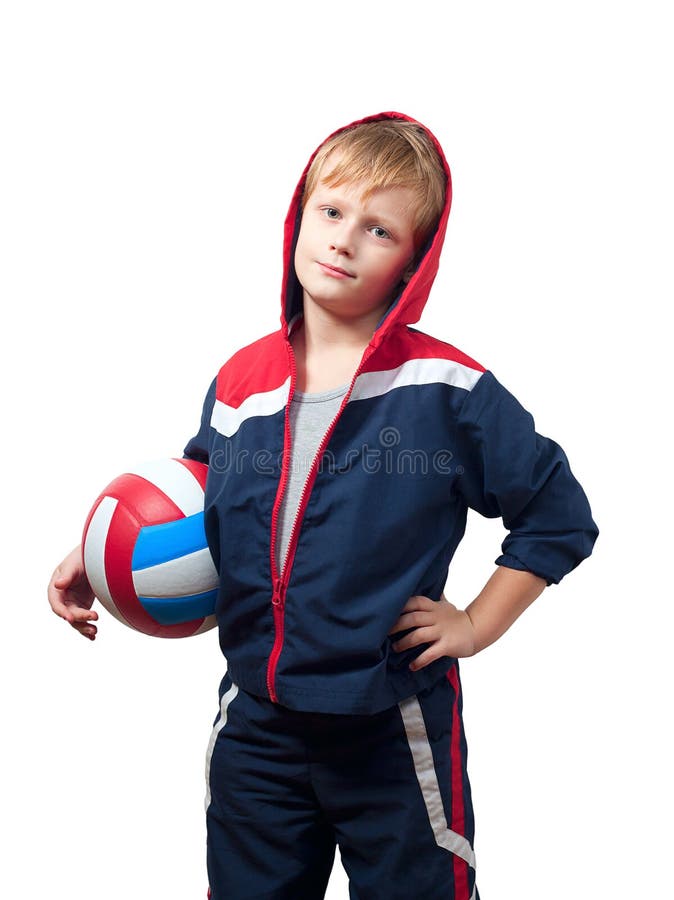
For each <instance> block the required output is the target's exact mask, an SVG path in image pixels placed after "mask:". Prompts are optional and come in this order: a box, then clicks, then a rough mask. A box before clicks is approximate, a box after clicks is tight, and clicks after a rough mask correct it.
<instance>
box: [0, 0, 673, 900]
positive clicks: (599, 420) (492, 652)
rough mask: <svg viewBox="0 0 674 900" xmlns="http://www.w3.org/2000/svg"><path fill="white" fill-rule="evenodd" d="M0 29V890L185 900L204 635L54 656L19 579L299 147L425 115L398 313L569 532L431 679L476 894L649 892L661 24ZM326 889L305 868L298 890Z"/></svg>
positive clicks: (487, 18) (233, 310) (105, 636)
mask: <svg viewBox="0 0 674 900" xmlns="http://www.w3.org/2000/svg"><path fill="white" fill-rule="evenodd" d="M2 9H3V11H2V14H1V18H0V83H1V90H2V99H1V107H0V121H1V123H2V131H3V137H2V140H1V142H0V153H1V154H2V164H1V166H0V179H1V184H0V188H1V196H0V217H1V220H0V222H1V226H0V227H1V229H2V233H1V235H0V239H1V252H2V274H1V278H2V282H1V284H0V288H1V291H2V301H3V304H2V309H3V314H2V317H3V324H2V354H1V356H2V359H1V363H2V373H1V374H2V388H3V400H2V403H3V413H4V416H3V419H4V440H3V445H2V451H3V456H4V462H3V466H2V470H1V471H2V494H1V498H2V503H3V515H2V520H1V521H2V529H3V539H2V547H3V560H4V565H3V575H4V585H3V587H4V590H3V604H4V627H3V629H2V644H1V647H0V651H1V657H0V661H1V665H2V673H1V674H2V690H3V700H2V707H3V709H2V720H3V738H2V752H3V764H2V785H1V786H0V787H1V797H2V816H3V819H4V823H5V835H6V836H5V838H4V841H3V857H4V860H5V862H4V863H3V866H2V870H1V871H0V893H1V894H2V896H3V897H13V896H16V897H19V896H20V897H22V898H25V900H29V898H30V900H32V898H42V897H68V898H69V900H80V898H90V897H96V898H98V900H108V898H118V897H126V898H129V900H141V898H162V900H188V898H199V900H203V898H204V897H205V891H206V874H205V825H204V817H203V805H202V804H203V795H204V777H203V763H204V754H205V749H206V744H207V741H208V737H209V734H210V729H211V723H212V721H213V718H214V716H215V714H216V711H217V685H218V682H219V679H220V677H221V675H222V673H223V671H224V666H225V663H224V660H223V658H222V657H221V655H220V653H219V649H218V646H217V641H216V635H215V632H211V633H209V634H208V635H204V636H201V637H199V638H194V639H190V640H186V641H177V642H162V641H159V640H153V639H150V638H144V637H142V636H141V635H138V634H135V633H133V632H131V631H130V630H127V629H125V628H123V627H122V626H121V625H120V624H118V623H117V622H116V621H114V620H113V619H111V618H110V617H109V616H108V615H107V614H106V613H105V610H102V609H101V608H100V607H99V611H100V614H101V618H100V622H99V625H100V630H99V637H98V639H97V640H96V642H95V643H90V642H88V641H86V640H85V639H83V638H81V637H79V636H78V635H77V634H76V633H75V632H74V631H72V630H71V629H70V628H69V627H68V626H67V625H65V624H64V623H63V622H62V621H61V620H60V619H58V618H57V617H56V616H54V615H53V614H52V613H51V612H50V610H49V608H48V606H47V602H46V585H47V581H48V579H49V577H50V574H51V571H52V569H53V568H54V566H55V565H56V563H57V562H58V561H59V560H60V559H61V558H62V557H63V556H64V555H65V553H66V552H67V551H68V550H70V549H71V547H72V546H74V545H75V544H76V543H78V541H79V536H80V531H81V528H82V524H83V520H84V517H85V515H86V512H87V511H88V509H89V506H90V504H91V502H92V501H93V499H94V497H95V496H96V495H97V494H98V492H99V491H100V490H101V488H102V487H103V486H104V485H105V484H107V482H108V481H110V480H111V479H112V478H113V477H114V476H115V475H117V474H118V473H119V472H122V471H124V470H125V468H127V467H128V466H129V465H132V464H133V463H135V462H139V461H144V460H147V459H154V458H158V457H163V456H174V455H180V454H181V452H182V448H183V446H184V444H185V443H186V441H187V439H188V438H189V437H191V436H192V434H193V433H194V431H195V430H196V428H197V425H198V420H199V415H200V411H201V403H202V399H203V396H204V393H205V391H206V388H207V387H208V384H209V382H210V380H211V378H212V377H213V375H214V374H215V371H216V369H217V368H218V366H219V365H220V364H221V363H222V362H224V360H225V359H226V358H227V357H228V356H229V355H230V354H231V353H232V352H233V351H234V350H236V349H237V348H238V347H240V346H242V345H244V344H246V343H249V342H250V341H252V340H253V339H255V338H256V337H259V336H261V335H262V334H266V333H268V332H270V331H273V330H275V329H276V328H277V327H278V323H279V314H280V304H279V288H280V272H281V234H282V225H283V219H284V216H285V212H286V208H287V204H288V202H289V199H290V195H291V192H292V190H293V189H294V187H295V183H296V181H297V178H298V177H299V174H300V171H301V169H302V167H303V165H304V163H305V161H306V158H307V157H308V155H309V153H310V152H311V151H312V150H313V149H314V147H315V146H316V144H318V143H319V142H320V141H321V140H322V139H323V138H324V137H326V136H327V134H328V133H330V132H331V131H333V130H334V129H335V128H336V127H338V126H340V125H342V124H345V123H347V122H349V121H352V120H353V119H355V118H359V117H360V116H363V115H367V114H370V113H374V112H379V111H381V110H385V109H396V110H401V111H403V112H406V113H408V114H410V115H413V116H414V117H416V118H418V119H420V120H421V121H422V122H424V123H425V124H427V125H428V126H429V127H430V128H431V129H432V130H433V131H434V132H435V134H436V135H437V136H438V137H439V139H440V141H441V143H442V144H443V146H444V148H445V152H446V154H447V157H448V159H449V161H450V165H451V167H452V171H453V178H454V204H453V209H452V215H451V217H450V224H449V230H448V235H447V242H446V244H445V250H444V254H443V259H442V263H441V269H440V273H439V275H438V279H437V281H436V285H435V287H434V290H433V293H432V295H431V298H430V300H429V303H428V305H427V308H426V311H425V312H424V315H423V318H422V319H421V321H420V323H419V325H418V327H420V328H422V329H423V330H424V331H427V332H429V333H431V334H433V335H436V336H438V337H440V338H442V339H444V340H447V341H449V342H451V343H453V344H455V345H457V346H458V347H460V348H461V349H462V350H464V351H465V352H467V353H468V354H470V355H471V356H473V357H475V358H476V359H477V360H478V361H480V362H481V363H482V364H483V365H485V366H487V367H488V368H490V369H491V370H492V371H493V372H494V373H495V374H496V376H497V377H498V378H499V380H501V381H502V382H503V383H504V384H505V385H506V386H507V387H508V388H509V389H510V390H511V391H512V392H513V393H514V394H515V395H516V396H517V397H518V398H519V399H520V401H521V402H522V403H523V405H524V406H525V407H527V408H528V409H529V410H531V411H532V413H533V414H534V417H535V420H536V427H537V429H538V430H539V431H540V432H542V433H543V434H546V435H548V436H550V437H553V438H554V439H555V440H557V441H558V442H559V443H561V445H562V446H563V447H564V449H565V450H566V452H567V454H568V456H569V459H570V461H571V465H572V468H573V471H574V472H575V474H576V475H577V477H578V478H579V479H580V481H581V483H582V484H583V485H584V487H585V488H586V491H587V493H588V495H589V498H590V501H591V504H592V510H593V514H594V516H595V519H596V521H597V523H598V525H599V527H600V530H601V534H600V537H599V540H598V542H597V545H596V549H595V552H594V554H593V556H592V557H591V558H590V559H589V560H587V561H586V562H585V563H583V564H582V565H581V566H580V568H579V569H578V570H577V571H575V572H573V573H572V574H571V575H569V576H568V577H567V578H566V579H565V580H564V581H563V582H562V583H561V584H560V585H557V586H553V587H551V588H549V589H548V590H546V591H545V592H544V594H543V595H542V597H541V598H540V599H539V600H538V601H537V602H536V603H535V604H534V606H533V607H532V608H531V609H530V610H528V611H527V613H526V614H525V615H524V616H523V617H522V619H521V620H520V621H519V622H517V623H516V625H515V626H514V627H513V628H512V630H511V631H509V632H508V633H507V634H506V635H505V636H504V637H503V638H502V639H501V641H500V642H499V643H497V644H496V645H494V646H493V647H491V648H489V649H487V650H486V651H484V652H483V653H482V654H480V655H479V656H477V657H475V658H473V659H470V660H466V661H465V662H464V663H463V666H462V674H463V682H464V693H465V722H466V729H467V734H468V741H469V772H470V775H471V779H472V782H473V796H474V803H475V809H476V819H477V833H476V853H477V861H478V884H479V887H480V892H481V894H482V897H483V900H500V898H506V900H510V898H512V900H515V898H517V900H540V898H545V900H557V898H559V900H561V898H565V900H566V898H569V897H574V898H594V897H597V896H603V897H612V898H632V897H635V896H640V897H645V896H649V895H651V894H655V895H657V896H663V893H665V892H666V889H667V886H668V882H669V881H670V880H671V854H670V849H671V847H670V843H671V825H670V820H671V816H670V811H671V806H672V801H673V800H674V797H673V796H672V779H671V758H672V752H673V750H674V748H673V747H672V744H671V738H670V734H669V728H668V725H669V720H670V718H671V675H670V664H669V660H670V654H669V650H670V634H669V632H670V628H671V624H672V616H671V612H670V609H671V603H672V591H671V581H670V577H669V561H670V558H671V539H670V532H671V525H670V522H671V515H670V510H671V500H672V493H671V487H670V485H671V462H670V458H671V447H670V444H669V440H668V435H669V432H668V431H667V426H668V420H669V419H670V417H671V399H670V393H671V381H670V379H669V365H668V350H669V347H668V346H667V344H668V334H667V330H666V327H665V322H664V318H663V316H664V312H665V310H666V304H667V303H668V302H671V300H672V279H671V248H672V229H671V221H672V201H673V199H674V197H673V193H674V192H673V190H672V186H673V185H672V165H671V161H672V159H674V147H673V146H672V141H671V136H670V127H671V91H670V88H671V84H672V76H673V73H672V71H671V34H668V29H667V28H666V27H665V18H664V9H665V4H664V3H663V4H657V3H654V2H641V3H639V4H637V3H622V2H613V3H608V2H606V3H602V2H592V0H584V2H582V3H581V2H575V0H572V2H567V3H564V4H561V3H560V4H550V3H540V2H521V0H514V2H510V3H497V2H491V3H489V2H482V3H481V2H476V3H472V4H466V3H461V4H459V3H453V2H450V3H442V4H441V3H437V4H436V3H429V2H423V0H418V2H415V3H413V4H400V5H398V4H390V3H388V4H362V3H352V2H341V3H339V4H319V3H295V4H292V3H289V4H272V3H266V4H265V3H260V4H249V5H246V6H244V5H243V4H237V5H233V4H224V3H213V2H192V3H177V2H169V0H162V2H149V0H134V2H124V0H117V2H115V3H111V2H107V3H106V2H93V3H92V2H79V3H76V2H71V0H70V2H69V0H63V2H60V3H47V2H43V3H39V2H30V0H24V2H23V3H21V4H19V3H16V4H5V5H3V7H2ZM666 255H667V257H669V258H666ZM503 535H504V531H503V528H502V525H501V523H500V522H498V521H496V522H495V521H487V520H482V519H480V517H479V516H477V515H473V516H471V519H470V520H469V528H468V534H467V536H466V538H465V540H464V542H463V544H462V545H461V546H460V548H459V550H458V552H457V555H456V557H455V561H454V563H453V565H452V567H451V569H450V576H449V579H448V582H447V587H446V591H445V593H446V595H447V596H448V598H449V599H451V600H452V601H453V602H455V603H457V604H458V605H459V606H465V605H467V603H469V602H470V600H471V599H472V598H473V597H474V596H475V594H476V593H477V592H478V591H479V589H480V588H481V587H482V585H483V583H484V582H485V581H486V579H487V577H488V576H489V575H490V574H491V571H492V570H493V560H494V559H495V558H496V556H497V555H498V553H499V546H500V542H501V540H502V538H503ZM668 860H669V862H668ZM347 893H348V888H347V879H346V876H345V874H344V872H343V869H342V867H341V864H340V862H339V855H337V856H336V862H335V868H334V870H333V875H332V879H331V882H330V887H329V891H328V898H329V900H337V898H346V897H347ZM410 896H412V895H410ZM298 900H299V898H298Z"/></svg>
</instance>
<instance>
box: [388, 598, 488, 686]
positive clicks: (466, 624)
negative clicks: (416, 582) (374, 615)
mask: <svg viewBox="0 0 674 900" xmlns="http://www.w3.org/2000/svg"><path fill="white" fill-rule="evenodd" d="M408 628H414V631H411V632H410V633H409V634H407V635H405V637H403V638H401V639H400V640H399V641H396V642H395V643H393V644H392V645H391V646H392V647H393V649H394V650H395V651H397V652H400V651H401V650H408V649H409V648H410V647H416V646H417V645H419V644H430V645H431V646H430V647H428V648H427V649H426V650H424V652H423V653H420V654H419V656H417V658H416V659H414V660H413V661H412V662H411V663H410V670H411V671H413V672H415V671H417V670H418V669H423V668H424V667H425V666H427V665H428V664H429V663H432V662H433V661H434V660H436V659H439V658H440V657H441V656H454V657H460V656H472V655H473V654H474V653H475V632H474V629H473V623H472V622H471V620H470V618H469V616H468V613H466V612H465V611H464V610H461V609H457V608H456V606H454V604H453V603H450V602H449V600H447V598H446V597H445V595H444V594H442V595H441V597H440V599H439V600H431V598H430V597H424V596H422V595H415V596H414V597H410V598H409V600H408V601H407V603H406V604H405V606H404V607H403V611H402V613H401V614H400V618H399V619H398V621H397V622H396V623H395V625H394V626H393V628H391V630H390V631H389V634H395V633H396V632H397V631H405V630H406V629H408Z"/></svg>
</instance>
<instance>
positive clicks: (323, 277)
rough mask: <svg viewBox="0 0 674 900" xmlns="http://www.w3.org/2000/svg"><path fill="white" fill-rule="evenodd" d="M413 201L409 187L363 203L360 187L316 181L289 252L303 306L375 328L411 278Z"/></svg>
mask: <svg viewBox="0 0 674 900" xmlns="http://www.w3.org/2000/svg"><path fill="white" fill-rule="evenodd" d="M415 201H416V196H415V193H414V191H413V190H412V189H411V188H404V187H388V188H382V189H380V190H377V191H375V192H374V193H373V194H371V195H370V196H369V197H368V198H367V200H363V199H362V185H351V184H341V185H339V186H337V187H328V186H327V185H326V184H324V183H322V182H319V184H318V185H317V187H316V189H315V190H314V192H313V193H312V194H311V196H310V197H309V198H308V199H307V200H306V202H305V205H304V212H303V214H302V222H301V225H300V232H299V236H298V239H297V247H296V249H295V271H296V272H297V277H298V279H299V281H300V284H301V285H302V287H303V288H304V299H305V305H306V303H307V300H308V301H309V302H314V303H315V304H317V305H318V306H320V307H322V308H323V309H325V310H326V311H327V312H330V313H331V314H332V315H334V316H336V317H338V318H339V319H340V320H345V321H346V320H355V319H360V320H362V319H363V318H365V319H368V320H369V319H370V318H372V319H373V320H374V321H375V324H376V322H377V321H379V318H380V317H381V316H382V315H383V314H384V312H385V311H386V309H387V308H388V306H389V303H390V302H391V299H392V297H393V294H394V291H395V289H396V288H397V286H398V285H399V283H400V281H401V279H402V278H403V277H405V276H407V277H409V274H411V266H412V261H413V258H414V249H415V248H414V211H415V210H414V203H415ZM305 308H306V306H305Z"/></svg>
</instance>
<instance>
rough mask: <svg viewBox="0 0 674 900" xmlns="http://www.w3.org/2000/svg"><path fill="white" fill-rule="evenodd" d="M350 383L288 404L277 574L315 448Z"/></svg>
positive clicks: (298, 393) (299, 396)
mask: <svg viewBox="0 0 674 900" xmlns="http://www.w3.org/2000/svg"><path fill="white" fill-rule="evenodd" d="M349 383H350V382H347V383H346V384H342V385H340V386H339V387H336V388H332V390H329V391H319V392H317V393H311V392H307V391H295V393H294V394H293V399H292V401H291V404H290V441H291V451H290V452H291V459H290V471H289V473H288V483H287V485H286V489H285V492H284V494H283V500H282V502H281V509H280V510H279V517H278V522H277V525H278V529H279V530H278V536H277V541H276V566H277V568H278V570H279V572H281V568H282V566H283V562H284V560H285V556H286V552H287V550H288V544H289V543H290V535H291V532H292V528H293V523H294V521H295V516H296V515H297V510H298V507H299V504H300V497H301V496H302V488H303V487H304V484H305V482H306V480H307V476H308V474H309V469H310V468H311V464H312V462H313V461H314V457H315V456H316V451H317V450H318V445H319V444H320V443H321V441H322V440H323V437H324V436H325V432H326V431H327V430H328V427H329V425H330V423H331V422H332V420H333V419H334V418H335V416H336V415H337V410H338V409H339V407H340V406H341V403H342V397H343V396H344V394H346V392H347V390H348V388H349Z"/></svg>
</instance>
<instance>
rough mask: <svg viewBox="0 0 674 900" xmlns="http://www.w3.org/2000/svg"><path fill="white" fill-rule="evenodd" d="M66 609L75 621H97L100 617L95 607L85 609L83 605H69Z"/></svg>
mask: <svg viewBox="0 0 674 900" xmlns="http://www.w3.org/2000/svg"><path fill="white" fill-rule="evenodd" d="M66 609H67V611H68V613H69V614H70V617H71V619H72V620H73V621H74V622H87V621H89V620H93V621H95V620H96V619H97V618H98V613H97V612H95V611H94V610H93V609H85V608H84V607H82V606H67V607H66Z"/></svg>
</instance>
